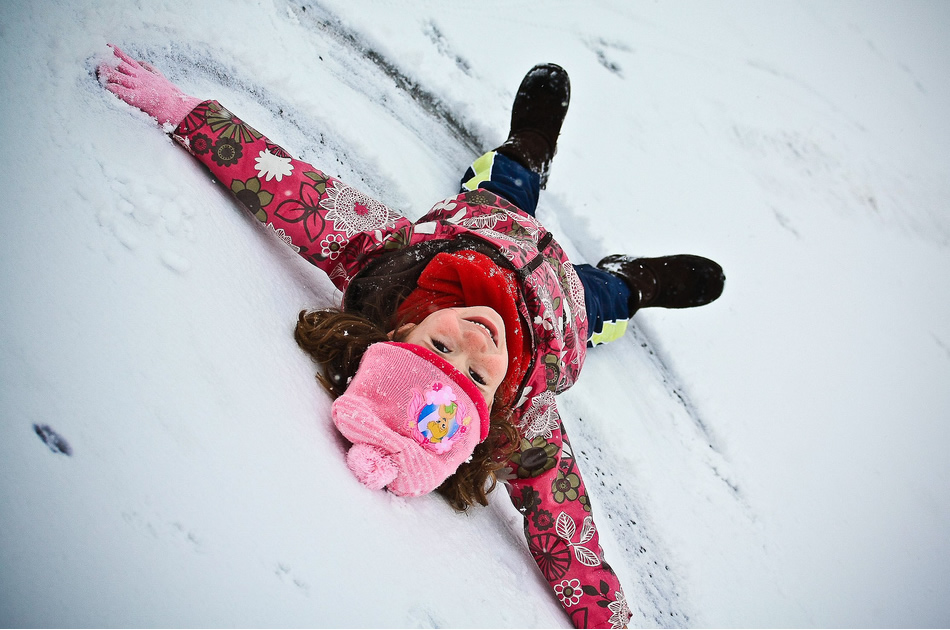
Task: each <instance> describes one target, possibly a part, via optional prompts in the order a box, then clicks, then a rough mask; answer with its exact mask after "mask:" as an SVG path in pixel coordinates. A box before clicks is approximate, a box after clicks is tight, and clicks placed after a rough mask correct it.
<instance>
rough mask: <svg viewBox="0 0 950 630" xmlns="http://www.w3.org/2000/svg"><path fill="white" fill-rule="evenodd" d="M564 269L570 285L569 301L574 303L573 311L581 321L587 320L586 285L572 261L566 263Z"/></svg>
mask: <svg viewBox="0 0 950 630" xmlns="http://www.w3.org/2000/svg"><path fill="white" fill-rule="evenodd" d="M564 271H565V275H566V276H567V283H568V286H569V291H568V300H567V301H568V302H570V303H571V304H572V305H573V306H572V308H571V311H572V312H574V313H576V314H577V317H578V318H579V319H580V320H581V321H586V320H587V307H586V306H585V305H584V285H583V283H582V282H581V279H580V277H579V276H578V275H577V272H576V271H574V265H572V264H571V263H570V262H565V263H564Z"/></svg>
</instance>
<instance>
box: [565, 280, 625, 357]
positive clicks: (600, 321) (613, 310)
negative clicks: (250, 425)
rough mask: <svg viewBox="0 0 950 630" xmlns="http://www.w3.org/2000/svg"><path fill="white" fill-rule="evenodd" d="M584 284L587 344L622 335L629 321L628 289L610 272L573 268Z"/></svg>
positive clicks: (596, 343)
mask: <svg viewBox="0 0 950 630" xmlns="http://www.w3.org/2000/svg"><path fill="white" fill-rule="evenodd" d="M574 271H576V272H577V275H578V277H580V279H581V284H583V285H584V303H585V305H586V307H587V326H588V332H587V345H588V346H599V345H600V344H603V343H608V342H610V341H614V340H616V339H619V338H620V337H622V336H623V334H624V332H626V330H627V320H628V319H629V318H630V295H631V291H630V287H629V286H628V285H627V283H626V282H624V281H623V280H622V279H620V278H619V277H617V276H615V275H614V274H612V273H609V272H607V271H604V270H603V269H598V268H597V267H592V266H591V265H574Z"/></svg>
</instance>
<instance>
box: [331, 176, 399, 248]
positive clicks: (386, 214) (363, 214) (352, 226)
mask: <svg viewBox="0 0 950 630" xmlns="http://www.w3.org/2000/svg"><path fill="white" fill-rule="evenodd" d="M326 190H327V196H326V197H325V198H324V199H323V200H322V201H321V202H320V205H321V207H323V208H326V209H327V210H329V212H327V217H326V218H327V221H332V222H333V229H334V230H336V231H337V232H344V233H345V234H346V235H347V236H348V237H349V236H353V235H354V234H358V233H360V232H369V231H371V230H377V229H380V228H384V227H387V226H392V225H395V222H396V219H397V218H398V216H399V215H397V214H395V213H394V212H393V211H392V210H390V209H389V208H387V207H386V206H384V205H383V204H381V203H380V202H378V201H376V200H375V199H373V198H372V197H370V196H369V195H366V194H364V193H362V192H360V191H358V190H356V189H355V188H353V187H351V186H347V185H346V184H344V183H343V182H340V181H333V182H332V183H331V185H330V186H327V189H326Z"/></svg>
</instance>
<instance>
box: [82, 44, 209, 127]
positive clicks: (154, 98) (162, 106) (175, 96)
mask: <svg viewBox="0 0 950 630" xmlns="http://www.w3.org/2000/svg"><path fill="white" fill-rule="evenodd" d="M110 46H111V47H112V51H113V52H114V53H115V56H116V57H118V58H119V65H118V66H115V67H113V66H110V65H108V64H106V63H102V64H100V65H99V68H98V72H99V77H100V81H101V80H103V79H104V80H105V84H104V85H105V88H106V89H107V90H109V91H110V92H112V93H113V94H115V95H116V96H118V97H119V98H121V99H122V100H123V101H125V102H126V103H128V104H129V105H134V106H135V107H138V108H139V109H141V110H142V111H143V112H145V113H146V114H148V115H149V116H151V117H153V118H155V119H157V120H158V123H159V124H160V125H166V124H168V125H172V126H174V127H177V126H178V123H180V122H181V121H182V120H184V118H185V116H187V115H188V114H189V113H190V112H191V110H193V109H194V108H195V106H196V105H198V104H199V103H201V99H200V98H195V97H193V96H188V95H187V94H184V93H183V92H182V91H181V90H179V89H178V88H177V87H176V86H175V84H174V83H172V82H171V81H169V80H168V79H166V78H165V76H164V75H163V74H162V73H161V72H159V71H158V70H156V69H155V68H153V67H152V66H151V65H149V64H147V63H145V62H141V63H140V62H138V61H136V60H135V59H132V58H131V57H129V56H128V55H126V54H125V53H124V52H122V51H121V50H119V48H118V47H117V46H112V44H110Z"/></svg>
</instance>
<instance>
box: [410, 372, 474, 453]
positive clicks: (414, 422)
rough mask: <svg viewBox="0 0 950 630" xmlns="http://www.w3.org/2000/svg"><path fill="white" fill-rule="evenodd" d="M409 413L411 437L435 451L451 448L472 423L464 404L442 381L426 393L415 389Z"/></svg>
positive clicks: (434, 384)
mask: <svg viewBox="0 0 950 630" xmlns="http://www.w3.org/2000/svg"><path fill="white" fill-rule="evenodd" d="M408 412H409V434H410V436H411V437H413V438H414V439H415V440H416V442H418V443H419V444H421V445H422V446H423V447H424V448H427V449H429V450H431V451H434V452H436V453H444V452H446V451H448V450H449V449H450V448H452V446H453V445H454V444H455V442H457V441H458V440H459V439H460V438H461V437H462V436H463V435H465V433H466V432H467V431H468V430H469V426H470V425H471V423H472V417H471V416H470V415H468V409H467V406H466V405H465V403H464V402H463V401H461V400H459V399H458V397H457V396H456V395H455V392H454V391H453V390H452V387H451V386H450V385H447V384H445V383H442V382H439V381H436V382H435V383H433V384H432V385H431V386H430V387H429V388H428V389H427V390H425V391H424V392H420V391H419V390H413V392H412V400H411V401H410V402H409V409H408Z"/></svg>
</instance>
